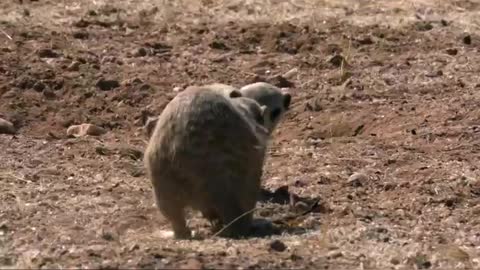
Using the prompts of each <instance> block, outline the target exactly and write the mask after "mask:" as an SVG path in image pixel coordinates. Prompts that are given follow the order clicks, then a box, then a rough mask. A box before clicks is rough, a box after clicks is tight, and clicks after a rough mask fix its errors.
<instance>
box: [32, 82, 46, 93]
mask: <svg viewBox="0 0 480 270" xmlns="http://www.w3.org/2000/svg"><path fill="white" fill-rule="evenodd" d="M44 89H45V84H44V83H43V82H40V81H39V82H36V83H35V84H34V85H33V90H35V91H37V92H42V91H43V90H44Z"/></svg>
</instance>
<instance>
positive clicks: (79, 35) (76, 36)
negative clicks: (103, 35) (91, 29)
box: [72, 31, 88, 39]
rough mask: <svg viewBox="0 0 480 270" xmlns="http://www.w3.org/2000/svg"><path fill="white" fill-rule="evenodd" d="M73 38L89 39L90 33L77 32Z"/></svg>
mask: <svg viewBox="0 0 480 270" xmlns="http://www.w3.org/2000/svg"><path fill="white" fill-rule="evenodd" d="M72 36H73V37H74V38H76V39H87V38H88V32H85V31H76V32H73V34H72Z"/></svg>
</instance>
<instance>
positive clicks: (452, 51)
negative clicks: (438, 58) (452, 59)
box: [446, 48, 458, 55]
mask: <svg viewBox="0 0 480 270" xmlns="http://www.w3.org/2000/svg"><path fill="white" fill-rule="evenodd" d="M446 52H447V54H449V55H457V53H458V50H457V49H455V48H450V49H447V50H446Z"/></svg>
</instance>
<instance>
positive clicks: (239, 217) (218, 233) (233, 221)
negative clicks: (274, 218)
mask: <svg viewBox="0 0 480 270" xmlns="http://www.w3.org/2000/svg"><path fill="white" fill-rule="evenodd" d="M255 210H257V208H253V209H252V210H250V211H247V212H245V213H243V214H241V215H240V216H238V217H237V218H235V219H234V220H232V221H231V222H230V223H228V224H227V225H225V226H223V228H222V229H221V230H219V231H218V232H216V233H215V234H214V235H212V238H213V237H216V236H218V235H220V234H221V233H222V232H223V231H224V230H226V229H227V228H228V227H230V226H231V225H232V224H233V223H235V222H236V221H237V220H239V219H241V218H242V217H244V216H246V215H248V214H250V213H252V212H254V211H255Z"/></svg>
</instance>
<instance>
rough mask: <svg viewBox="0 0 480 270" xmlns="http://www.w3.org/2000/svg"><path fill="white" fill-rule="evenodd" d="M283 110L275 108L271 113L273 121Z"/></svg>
mask: <svg viewBox="0 0 480 270" xmlns="http://www.w3.org/2000/svg"><path fill="white" fill-rule="evenodd" d="M281 112H282V111H281V110H280V109H279V108H276V109H274V110H273V111H272V113H271V114H270V119H271V120H272V121H275V119H277V117H278V116H280V113H281Z"/></svg>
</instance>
